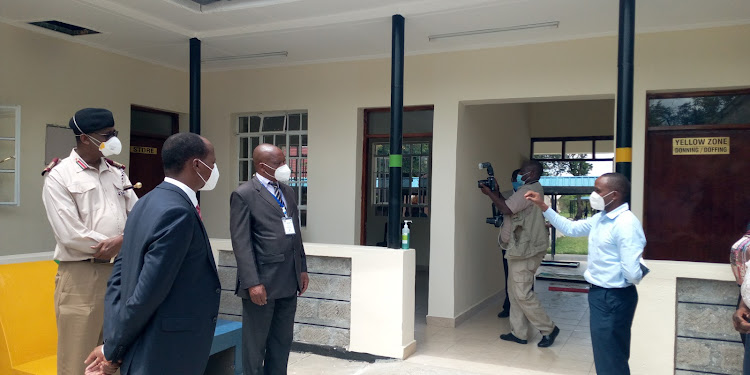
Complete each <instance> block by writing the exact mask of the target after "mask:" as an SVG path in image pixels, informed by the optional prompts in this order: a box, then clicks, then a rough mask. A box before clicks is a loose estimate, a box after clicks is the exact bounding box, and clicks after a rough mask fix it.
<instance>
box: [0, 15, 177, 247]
mask: <svg viewBox="0 0 750 375" xmlns="http://www.w3.org/2000/svg"><path fill="white" fill-rule="evenodd" d="M185 43H188V41H187V40H186V41H185ZM0 51H2V53H1V54H0V55H1V56H2V64H0V103H2V104H3V105H20V106H21V120H22V123H21V148H22V152H21V155H20V156H21V173H20V176H21V205H20V206H18V207H0V237H1V238H2V241H0V255H7V254H24V253H36V252H45V251H51V250H53V249H54V244H55V240H54V236H53V235H52V232H51V229H50V226H49V223H48V221H47V216H46V214H45V212H44V207H43V205H42V199H41V198H42V185H43V183H44V180H43V178H42V177H41V176H40V175H39V174H40V172H41V171H42V168H44V166H45V164H46V162H47V161H45V160H44V158H45V156H44V151H45V147H44V145H45V130H46V125H47V124H57V125H64V126H67V125H68V120H69V119H70V118H71V117H72V116H73V114H74V113H75V112H76V111H77V110H79V109H81V108H85V107H103V108H107V109H109V110H111V111H112V112H113V114H114V117H115V126H116V127H117V129H118V130H119V131H120V138H121V140H122V143H123V153H122V154H121V155H120V156H117V157H115V159H116V160H117V161H120V162H122V163H125V164H126V165H127V163H128V158H129V152H128V150H129V149H130V106H131V104H137V105H142V106H148V107H154V108H161V109H164V110H169V111H174V112H187V105H188V80H187V78H188V77H187V73H185V72H181V71H177V70H173V69H168V68H163V67H160V66H156V65H153V64H148V63H144V62H141V61H138V60H134V59H131V58H127V57H123V56H120V55H116V54H113V53H109V52H104V51H101V50H97V49H94V48H90V47H86V46H82V45H80V44H77V43H71V42H67V41H63V40H60V39H56V38H52V37H48V36H44V35H41V34H38V33H34V32H31V31H27V30H23V29H19V28H17V27H13V26H9V25H7V24H4V23H0ZM71 137H72V133H71ZM49 141H50V142H55V140H54V139H52V140H49ZM66 156H67V155H66Z"/></svg>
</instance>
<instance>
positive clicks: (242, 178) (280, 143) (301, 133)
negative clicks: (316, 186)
mask: <svg viewBox="0 0 750 375" xmlns="http://www.w3.org/2000/svg"><path fill="white" fill-rule="evenodd" d="M238 124H239V130H240V132H239V134H238V138H239V152H238V155H237V156H238V161H239V162H238V173H237V175H238V180H239V183H240V184H242V183H245V182H247V181H249V180H250V179H251V178H252V177H253V173H254V171H253V150H254V149H255V147H257V146H258V145H259V144H261V143H270V144H272V145H275V146H277V147H279V148H280V149H281V151H283V152H284V155H285V156H286V163H287V165H288V166H289V168H290V169H291V170H292V176H291V179H290V180H289V186H290V187H291V188H292V189H293V190H294V193H295V194H296V197H295V199H296V200H297V204H298V206H299V210H300V225H302V226H306V225H307V151H308V145H307V113H305V112H299V111H295V112H283V113H279V112H276V113H272V114H263V113H256V114H245V115H240V116H238ZM261 125H262V126H261Z"/></svg>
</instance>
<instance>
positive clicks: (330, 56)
mask: <svg viewBox="0 0 750 375" xmlns="http://www.w3.org/2000/svg"><path fill="white" fill-rule="evenodd" d="M2 3H3V5H2V7H0V22H5V23H9V24H11V25H15V26H19V27H23V28H25V29H28V30H33V31H35V32H39V33H43V34H47V35H51V36H54V37H58V38H62V39H66V40H70V41H74V42H78V43H82V44H86V45H89V46H92V47H96V48H100V49H104V50H107V51H112V52H115V53H119V54H122V55H126V56H130V57H134V58H137V59H140V60H145V61H149V62H153V63H157V64H160V65H165V66H169V67H173V68H177V69H182V70H187V68H188V65H189V64H188V55H189V46H188V40H189V39H190V38H193V37H196V38H199V39H200V40H201V41H202V44H201V46H202V57H203V58H204V59H214V58H222V57H236V56H247V55H253V54H259V53H270V52H281V51H286V52H288V54H287V55H286V56H270V57H260V58H240V59H233V60H226V61H206V62H204V64H203V69H204V70H225V69H242V68H252V67H261V66H281V65H296V64H309V63H316V62H329V61H343V60H357V59H367V58H376V57H387V56H390V48H391V16H392V15H394V14H401V15H403V16H404V17H405V19H406V21H405V25H406V26H405V28H406V29H405V46H406V53H407V55H413V54H423V53H436V52H444V51H455V50H465V49H476V48H486V47H495V46H507V45H519V44H530V43H540V42H548V41H558V40H570V39H582V38H589V37H595V36H605V35H616V34H617V28H618V4H619V1H617V0H565V1H561V0H231V1H230V0H219V1H207V0H197V1H194V0H127V1H122V0H2ZM200 3H202V4H206V5H201V4H200ZM47 20H58V21H63V22H66V23H70V24H74V25H78V26H83V27H86V28H90V29H93V30H96V31H99V32H100V34H94V35H84V36H75V37H72V36H68V35H64V34H60V33H56V32H52V31H49V30H45V29H42V28H39V27H36V26H31V25H28V23H29V22H34V21H47ZM551 21H558V22H559V27H557V28H540V29H527V30H515V31H505V32H499V33H492V34H484V35H472V36H462V37H455V38H446V39H437V40H432V41H430V40H429V38H428V36H430V35H436V34H445V33H455V32H461V31H470V30H478V29H492V28H503V27H512V26H518V25H527V24H535V23H543V22H551ZM738 24H750V0H710V1H708V0H648V1H639V2H637V4H636V32H638V33H643V32H654V31H667V30H685V29H695V28H706V27H715V26H727V25H738Z"/></svg>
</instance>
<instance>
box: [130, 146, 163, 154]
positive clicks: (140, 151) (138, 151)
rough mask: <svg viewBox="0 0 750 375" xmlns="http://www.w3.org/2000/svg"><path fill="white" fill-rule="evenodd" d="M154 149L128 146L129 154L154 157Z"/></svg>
mask: <svg viewBox="0 0 750 375" xmlns="http://www.w3.org/2000/svg"><path fill="white" fill-rule="evenodd" d="M156 151H157V150H156V147H141V146H130V152H132V153H134V154H150V155H156Z"/></svg>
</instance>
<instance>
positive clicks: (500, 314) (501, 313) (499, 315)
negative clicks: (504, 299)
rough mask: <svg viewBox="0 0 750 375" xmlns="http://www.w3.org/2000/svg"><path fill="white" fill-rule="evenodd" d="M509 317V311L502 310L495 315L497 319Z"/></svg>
mask: <svg viewBox="0 0 750 375" xmlns="http://www.w3.org/2000/svg"><path fill="white" fill-rule="evenodd" d="M509 316H510V311H509V310H503V311H500V312H499V313H497V317H498V318H507V317H509Z"/></svg>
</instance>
